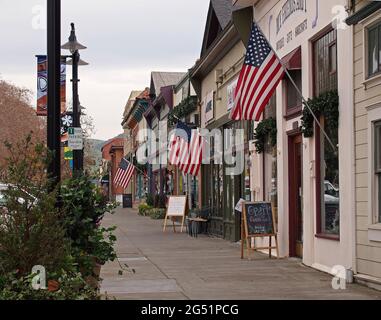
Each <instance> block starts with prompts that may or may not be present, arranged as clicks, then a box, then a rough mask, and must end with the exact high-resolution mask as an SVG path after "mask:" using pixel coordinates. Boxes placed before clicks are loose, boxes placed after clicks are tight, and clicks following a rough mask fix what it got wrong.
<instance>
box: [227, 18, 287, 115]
mask: <svg viewBox="0 0 381 320" xmlns="http://www.w3.org/2000/svg"><path fill="white" fill-rule="evenodd" d="M284 72H285V71H284V68H283V66H282V63H281V62H280V60H279V59H278V57H277V55H276V53H275V52H274V51H273V50H272V48H271V46H270V44H269V43H268V41H267V40H266V38H265V36H264V35H263V34H262V32H261V30H260V29H259V28H258V26H257V25H256V23H255V22H253V27H252V30H251V36H250V40H249V44H248V47H247V52H246V57H245V61H244V64H243V67H242V70H241V73H240V75H239V78H238V84H237V88H236V91H235V101H234V107H233V108H232V110H231V112H230V119H232V120H255V121H259V119H260V117H261V114H262V112H263V110H264V108H265V107H266V105H267V103H268V102H269V100H270V98H271V96H272V95H273V93H274V92H275V90H276V88H277V86H278V84H279V82H280V81H281V80H282V78H283V76H284Z"/></svg>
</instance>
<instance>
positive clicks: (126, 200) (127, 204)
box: [123, 193, 132, 208]
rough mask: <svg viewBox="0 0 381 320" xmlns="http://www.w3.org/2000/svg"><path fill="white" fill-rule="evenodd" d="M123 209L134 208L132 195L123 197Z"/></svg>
mask: <svg viewBox="0 0 381 320" xmlns="http://www.w3.org/2000/svg"><path fill="white" fill-rule="evenodd" d="M123 208H132V194H131V193H128V194H124V195H123Z"/></svg>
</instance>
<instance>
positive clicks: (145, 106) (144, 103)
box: [127, 101, 148, 129]
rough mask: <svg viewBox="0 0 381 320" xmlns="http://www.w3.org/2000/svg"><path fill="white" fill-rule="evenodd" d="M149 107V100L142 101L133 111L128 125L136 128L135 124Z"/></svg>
mask: <svg viewBox="0 0 381 320" xmlns="http://www.w3.org/2000/svg"><path fill="white" fill-rule="evenodd" d="M147 109H148V102H147V101H140V102H139V104H138V107H137V108H136V110H135V111H134V112H133V113H132V115H131V117H130V119H129V120H128V122H127V125H128V127H129V128H130V129H133V128H135V126H136V125H137V124H138V123H139V122H140V121H141V120H142V119H143V115H144V113H145V112H146V111H147Z"/></svg>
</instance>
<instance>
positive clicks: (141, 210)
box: [138, 203, 152, 216]
mask: <svg viewBox="0 0 381 320" xmlns="http://www.w3.org/2000/svg"><path fill="white" fill-rule="evenodd" d="M151 208H152V207H151V206H149V205H148V204H146V203H142V204H140V205H139V207H138V210H139V214H140V215H141V216H145V215H146V213H147V211H148V210H149V209H151Z"/></svg>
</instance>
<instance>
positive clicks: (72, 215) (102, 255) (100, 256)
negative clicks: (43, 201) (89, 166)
mask: <svg viewBox="0 0 381 320" xmlns="http://www.w3.org/2000/svg"><path fill="white" fill-rule="evenodd" d="M61 196H62V203H63V207H62V211H63V219H64V222H65V227H66V236H67V237H68V238H69V239H70V240H71V246H72V248H73V252H74V255H75V257H76V258H77V259H78V262H79V266H80V269H81V271H82V273H84V275H85V276H86V275H92V273H93V268H94V266H95V263H99V264H104V263H106V262H107V261H109V260H111V261H113V260H115V258H116V253H115V250H114V243H115V241H116V237H115V236H114V235H113V231H114V230H115V229H116V227H112V228H108V229H105V228H99V225H100V223H101V220H102V218H103V217H104V215H105V214H106V213H113V210H114V209H115V208H116V204H115V203H112V204H110V203H108V201H107V199H106V197H105V196H104V195H103V194H102V192H101V190H100V189H99V188H98V187H97V186H95V185H94V184H93V183H92V181H91V178H90V177H88V176H86V175H82V176H80V177H76V178H72V179H68V180H66V181H64V183H63V185H62V187H61Z"/></svg>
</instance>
